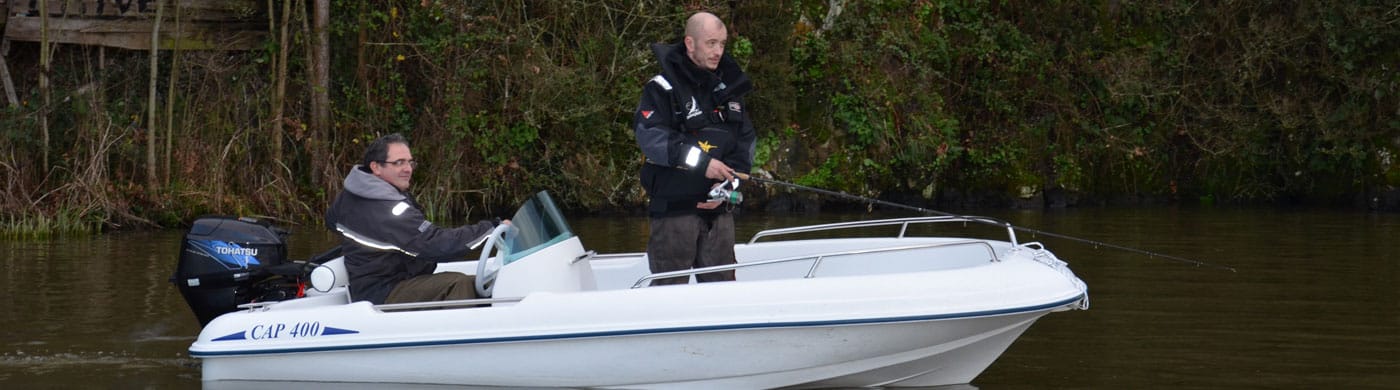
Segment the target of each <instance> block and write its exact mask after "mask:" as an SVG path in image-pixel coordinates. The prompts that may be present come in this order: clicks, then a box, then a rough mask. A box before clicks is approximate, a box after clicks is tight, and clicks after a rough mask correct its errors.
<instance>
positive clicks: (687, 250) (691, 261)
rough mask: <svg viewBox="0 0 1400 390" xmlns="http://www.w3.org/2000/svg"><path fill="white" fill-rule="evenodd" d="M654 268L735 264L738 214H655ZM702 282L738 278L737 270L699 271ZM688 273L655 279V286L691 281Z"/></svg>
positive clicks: (650, 254)
mask: <svg viewBox="0 0 1400 390" xmlns="http://www.w3.org/2000/svg"><path fill="white" fill-rule="evenodd" d="M647 260H648V262H649V264H650V265H651V272H653V273H656V272H668V271H679V270H683V269H690V268H701V267H712V266H716V265H726V264H734V263H735V261H734V216H733V215H731V214H729V213H724V214H710V215H678V216H674V217H663V218H652V219H651V237H650V238H649V239H648V240H647ZM695 279H696V280H699V281H700V282H701V283H704V282H719V281H728V280H734V271H733V270H729V271H722V272H711V273H704V274H698V275H695ZM689 281H690V278H688V277H677V278H666V279H657V280H653V281H652V282H651V284H652V285H653V286H660V285H666V284H685V283H689Z"/></svg>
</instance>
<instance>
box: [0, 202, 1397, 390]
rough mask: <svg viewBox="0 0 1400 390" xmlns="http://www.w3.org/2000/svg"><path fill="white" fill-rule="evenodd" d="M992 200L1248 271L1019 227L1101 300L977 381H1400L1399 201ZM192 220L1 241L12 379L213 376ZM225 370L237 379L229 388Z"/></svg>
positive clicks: (51, 382) (582, 231)
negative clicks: (1281, 204) (1374, 205)
mask: <svg viewBox="0 0 1400 390" xmlns="http://www.w3.org/2000/svg"><path fill="white" fill-rule="evenodd" d="M985 214H989V216H992V217H996V218H1001V219H1005V220H1008V221H1010V222H1013V223H1016V224H1018V225H1024V226H1028V227H1033V228H1036V229H1041V230H1045V231H1051V232H1056V233H1062V234H1069V235H1073V236H1077V237H1082V238H1086V239H1091V240H1098V241H1103V242H1110V243H1114V244H1119V245H1124V246H1130V247H1135V248H1140V249H1144V250H1148V251H1153V252H1160V253H1165V254H1171V255H1174V256H1180V257H1184V258H1189V259H1195V260H1200V261H1205V262H1210V263H1215V264H1221V265H1228V266H1231V267H1234V268H1236V269H1237V270H1238V272H1229V271H1222V270H1219V269H1214V268H1203V267H1195V266H1192V265H1190V264H1184V263H1181V262H1176V261H1171V260H1167V259H1162V258H1152V257H1149V256H1145V255H1141V254H1134V253H1128V252H1123V251H1116V250H1111V249H1106V248H1095V247H1093V246H1092V245H1085V244H1081V243H1075V242H1069V241H1065V240H1059V239H1055V238H1052V237H1043V236H1040V237H1037V236H1036V235H1034V234H1025V233H1018V238H1019V239H1020V240H1021V241H1041V242H1043V243H1045V244H1046V245H1047V246H1048V247H1049V248H1050V249H1051V250H1053V251H1055V253H1056V254H1057V255H1059V257H1060V258H1062V259H1065V260H1066V261H1068V262H1069V263H1070V265H1071V267H1072V268H1073V269H1074V270H1075V272H1076V273H1077V274H1078V275H1079V276H1080V277H1081V278H1082V279H1084V281H1085V282H1087V283H1088V284H1089V290H1090V294H1091V295H1092V297H1093V302H1094V306H1093V308H1092V309H1090V310H1088V311H1082V312H1074V313H1070V315H1051V316H1046V317H1044V318H1043V319H1041V320H1040V321H1039V322H1037V323H1036V325H1034V326H1033V327H1031V328H1030V330H1029V331H1027V332H1026V333H1025V334H1024V335H1023V336H1022V337H1021V338H1020V339H1019V340H1018V341H1017V342H1016V343H1015V344H1013V345H1012V346H1011V348H1010V349H1009V350H1007V352H1006V353H1005V354H1004V355H1002V357H1001V358H1000V359H999V360H998V361H997V362H996V363H994V364H993V365H992V366H991V367H990V368H989V369H988V370H987V371H986V372H984V373H983V374H982V375H981V376H979V377H978V378H977V380H976V381H975V383H973V385H974V386H976V387H980V388H984V389H1018V388H1025V389H1031V388H1034V389H1044V388H1144V387H1149V388H1155V387H1189V388H1240V387H1265V388H1277V387H1285V388H1309V387H1328V388H1337V387H1341V388H1397V387H1400V359H1397V358H1396V357H1395V356H1400V337H1397V335H1400V288H1397V287H1396V286H1398V285H1400V248H1397V247H1396V246H1395V245H1393V244H1392V241H1393V239H1394V238H1395V237H1397V236H1400V216H1397V215H1394V214H1370V213H1361V212H1335V211H1278V210H1223V209H1191V208H1165V209H1126V210H1125V209H1072V210H1056V211H1047V212H1033V211H991V212H987V213H985ZM895 216H908V215H907V214H900V215H895ZM867 217H868V216H865V215H858V214H822V215H817V216H774V215H765V214H762V213H749V214H746V215H743V216H742V217H741V218H740V219H739V220H738V221H737V223H738V230H739V234H738V235H739V238H740V239H741V240H744V239H747V238H748V237H749V236H750V235H752V234H753V233H754V232H757V231H759V230H762V229H768V228H776V227H787V226H795V225H802V224H810V223H822V222H835V221H849V220H857V219H863V218H867ZM571 225H572V227H573V229H574V230H575V232H577V233H578V234H579V235H580V237H581V238H582V240H583V242H584V245H585V246H587V247H588V248H589V249H594V250H597V251H599V252H600V253H608V252H637V251H642V250H643V249H644V247H645V243H646V237H645V236H646V232H647V225H646V220H645V218H640V217H626V218H621V219H614V218H604V217H588V218H578V217H576V218H572V219H571ZM970 228H972V227H969V229H970ZM292 230H294V234H293V235H292V237H291V245H290V248H289V249H290V255H291V257H293V258H307V257H310V256H311V255H314V254H316V253H318V252H320V251H321V250H323V249H325V248H327V247H329V246H330V245H333V244H334V242H335V239H334V237H331V236H330V235H329V234H327V233H324V232H323V231H321V230H320V229H319V227H315V226H302V227H293V229H292ZM993 230H995V229H993ZM997 233H998V232H993V234H997ZM1000 234H1004V233H1000ZM181 235H182V232H177V231H166V232H137V233H121V234H112V235H106V236H102V237H96V238H79V239H72V238H68V239H57V240H54V241H48V242H0V313H3V314H0V329H4V330H5V331H4V332H0V387H6V388H32V387H65V388H67V387H92V386H94V385H98V386H102V385H106V387H113V385H115V387H151V388H198V387H201V383H200V381H199V368H198V362H197V361H196V360H194V359H190V358H189V357H188V354H187V352H186V349H187V348H188V346H189V344H190V343H191V342H192V341H193V340H194V336H195V335H196V334H197V333H198V331H199V325H198V323H197V321H195V319H194V316H193V315H192V314H191V313H190V312H189V309H188V308H187V307H185V304H184V302H183V301H182V300H181V298H180V296H179V294H178V292H176V290H175V288H174V287H173V286H172V285H171V284H170V283H169V281H168V279H169V277H170V275H171V272H172V271H173V267H174V265H175V262H176V259H177V257H178V249H179V242H180V241H179V240H180V238H181ZM315 368H316V367H309V369H315ZM261 384H265V383H257V384H250V387H251V386H257V385H261ZM225 385H227V386H237V385H238V384H218V385H217V386H225ZM295 385H296V386H297V387H306V386H313V387H314V386H316V385H314V384H306V383H296V384H295ZM325 385H326V386H330V385H332V384H325ZM333 385H334V386H336V388H346V386H350V385H346V384H339V383H337V384H333ZM217 386H216V387H217ZM257 387H258V388H265V387H264V386H257ZM224 388H228V387H224ZM375 388H380V387H379V386H375ZM437 388H442V387H437ZM449 388H450V387H449Z"/></svg>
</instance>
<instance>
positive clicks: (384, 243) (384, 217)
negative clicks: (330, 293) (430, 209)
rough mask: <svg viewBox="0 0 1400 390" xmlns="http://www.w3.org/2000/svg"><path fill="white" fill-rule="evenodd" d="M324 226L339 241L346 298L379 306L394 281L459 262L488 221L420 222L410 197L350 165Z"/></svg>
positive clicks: (485, 229)
mask: <svg viewBox="0 0 1400 390" xmlns="http://www.w3.org/2000/svg"><path fill="white" fill-rule="evenodd" d="M326 227H327V228H330V229H331V230H334V231H337V232H340V233H341V236H342V237H344V240H343V243H342V244H341V248H342V249H341V250H342V253H343V254H344V255H345V269H346V271H348V272H349V274H350V294H351V296H352V297H353V298H354V300H356V301H370V302H373V303H376V304H380V303H384V299H385V298H387V297H388V296H389V292H390V291H393V290H394V286H395V285H397V284H398V283H399V282H400V281H403V280H405V279H409V278H412V277H415V276H419V275H427V274H431V273H433V270H435V269H436V268H437V264H436V262H439V261H458V260H464V257H465V256H466V255H467V254H468V252H470V251H471V249H470V248H469V245H470V244H472V243H473V242H475V241H476V240H479V239H481V238H484V237H485V236H486V234H487V233H490V232H491V229H492V228H493V227H494V223H492V222H490V221H482V222H478V223H476V224H475V225H466V226H461V227H457V228H450V229H449V228H440V227H438V226H437V225H433V223H432V222H428V221H427V220H426V219H425V218H424V216H423V212H422V211H421V208H420V207H419V206H418V202H417V201H415V200H413V196H412V194H410V193H407V192H401V191H399V190H398V189H397V188H394V186H393V185H392V184H389V182H386V181H384V180H383V179H380V178H378V177H375V176H374V175H373V174H371V173H369V172H366V171H364V170H363V169H362V168H360V166H359V165H356V166H355V168H353V169H351V170H350V174H349V175H346V176H345V190H344V191H342V192H341V193H340V195H339V196H337V197H336V198H335V202H334V203H332V204H331V207H330V209H328V210H326Z"/></svg>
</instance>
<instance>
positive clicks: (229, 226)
mask: <svg viewBox="0 0 1400 390" xmlns="http://www.w3.org/2000/svg"><path fill="white" fill-rule="evenodd" d="M287 235H288V232H287V231H286V230H283V229H281V228H278V227H275V226H273V225H272V224H270V223H268V222H265V221H261V220H257V219H253V218H247V217H242V218H234V217H227V216H209V217H201V218H199V219H197V220H195V221H194V223H193V224H192V225H191V226H190V228H189V231H188V232H186V233H185V236H184V239H183V240H182V242H181V244H180V261H179V264H177V265H176V268H175V274H174V275H172V276H171V278H170V281H171V282H172V283H174V284H175V286H176V287H177V288H178V289H179V290H180V295H182V296H184V298H185V303H187V304H189V306H190V309H191V310H192V311H194V315H195V317H196V318H198V319H199V324H200V326H204V325H207V324H208V323H209V321H213V320H214V318H215V317H218V316H219V315H222V314H224V313H228V312H232V311H235V310H238V305H242V304H245V303H250V302H257V301H269V300H283V299H288V298H295V297H296V296H297V295H299V294H300V289H299V286H298V285H297V284H298V283H299V282H300V281H299V280H295V278H292V280H288V278H285V277H283V275H278V274H281V273H283V272H278V273H276V274H274V273H272V272H270V270H272V269H278V268H286V266H284V264H287V263H288V262H287V241H286V238H287ZM279 266H281V267H279Z"/></svg>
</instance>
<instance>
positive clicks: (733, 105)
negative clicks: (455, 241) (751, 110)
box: [729, 102, 744, 112]
mask: <svg viewBox="0 0 1400 390" xmlns="http://www.w3.org/2000/svg"><path fill="white" fill-rule="evenodd" d="M729 111H733V112H744V108H743V107H740V106H739V102H729Z"/></svg>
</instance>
